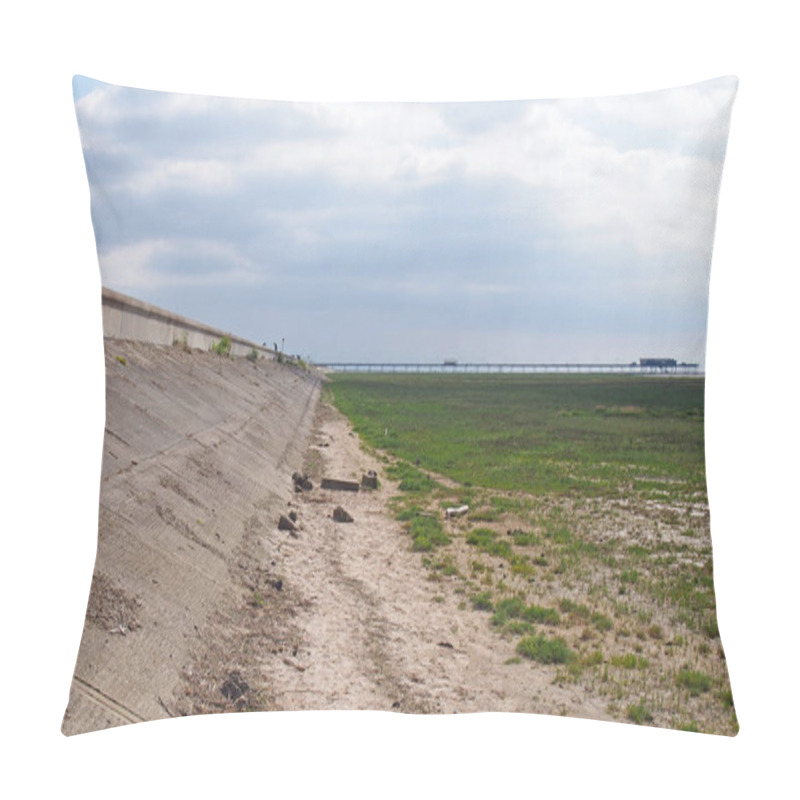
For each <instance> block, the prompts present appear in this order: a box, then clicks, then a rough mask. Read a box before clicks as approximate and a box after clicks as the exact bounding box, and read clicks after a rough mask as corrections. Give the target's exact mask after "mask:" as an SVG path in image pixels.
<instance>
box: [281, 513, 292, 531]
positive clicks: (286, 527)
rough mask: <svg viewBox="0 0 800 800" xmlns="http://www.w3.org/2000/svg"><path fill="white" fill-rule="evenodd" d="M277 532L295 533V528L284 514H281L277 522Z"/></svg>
mask: <svg viewBox="0 0 800 800" xmlns="http://www.w3.org/2000/svg"><path fill="white" fill-rule="evenodd" d="M278 530H279V531H296V530H297V527H296V526H295V524H294V522H292V521H291V520H290V519H289V517H287V516H286V515H284V514H281V518H280V519H279V520H278Z"/></svg>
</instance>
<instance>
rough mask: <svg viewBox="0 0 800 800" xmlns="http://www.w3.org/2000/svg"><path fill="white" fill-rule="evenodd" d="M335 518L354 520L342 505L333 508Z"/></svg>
mask: <svg viewBox="0 0 800 800" xmlns="http://www.w3.org/2000/svg"><path fill="white" fill-rule="evenodd" d="M333 518H334V519H335V520H336V522H352V521H353V518H352V517H351V516H350V515H349V514H348V513H347V512H346V511H345V510H344V509H343V508H342V507H341V506H336V508H334V509H333Z"/></svg>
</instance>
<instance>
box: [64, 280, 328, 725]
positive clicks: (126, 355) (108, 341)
mask: <svg viewBox="0 0 800 800" xmlns="http://www.w3.org/2000/svg"><path fill="white" fill-rule="evenodd" d="M103 316H104V326H105V327H104V332H105V335H106V336H105V366H106V428H105V438H104V445H103V462H102V478H101V487H100V510H99V527H98V546H97V557H96V562H95V569H94V575H93V580H92V587H91V592H90V595H89V600H88V609H87V615H86V620H85V624H84V630H83V635H82V638H81V643H80V648H79V652H78V656H77V663H76V668H75V673H74V677H73V680H72V684H71V688H70V698H69V704H68V707H67V710H66V714H65V717H64V723H63V732H64V733H65V734H67V735H71V734H75V733H83V732H87V731H92V730H98V729H102V728H108V727H113V726H116V725H122V724H126V723H131V722H139V721H144V720H152V719H158V718H163V717H167V716H176V715H179V714H181V713H186V712H185V710H183V709H185V708H186V707H187V703H188V702H189V700H188V699H187V691H186V685H187V681H186V678H187V676H194V679H195V685H197V676H198V675H199V674H200V670H201V669H206V668H205V667H203V666H202V665H203V664H206V665H207V664H208V663H210V662H209V659H208V657H207V656H208V651H209V647H211V646H212V644H213V643H217V644H216V645H215V646H219V645H218V643H219V642H220V641H223V639H224V637H225V636H227V635H228V634H229V632H230V631H231V630H235V629H236V627H237V624H238V623H237V620H241V619H242V618H243V617H242V615H243V614H244V615H246V614H248V613H251V612H252V610H253V609H252V608H251V606H252V598H253V596H254V595H253V593H254V591H258V592H260V594H259V595H258V596H259V597H261V596H262V595H263V597H264V598H266V600H267V601H269V600H270V592H272V593H273V594H277V593H276V590H275V589H274V588H273V586H274V585H279V584H278V582H277V581H276V580H274V576H272V575H271V574H270V566H269V560H268V554H267V553H266V552H265V550H264V544H263V541H262V537H263V533H264V532H265V531H266V530H268V529H269V530H272V529H274V528H275V526H276V524H277V521H278V518H279V516H280V514H281V513H283V512H284V511H285V509H286V505H287V502H288V501H289V500H290V499H291V497H292V495H293V492H292V490H293V484H292V480H291V475H292V473H293V472H294V471H295V470H299V469H301V467H302V462H303V456H304V453H305V452H306V450H307V446H308V439H309V436H310V434H311V431H312V427H313V422H314V417H315V412H316V407H317V400H318V398H319V390H320V379H319V377H317V376H316V375H315V374H313V373H310V372H308V371H304V370H301V369H299V368H297V367H296V366H293V365H291V364H286V363H283V364H282V363H278V362H277V361H275V360H274V359H273V356H274V353H273V352H272V351H269V352H268V353H267V355H266V357H261V358H258V359H255V360H250V359H246V358H225V357H223V356H219V355H217V354H216V353H213V352H208V347H209V346H210V344H211V341H212V340H213V339H216V340H217V341H218V340H219V338H220V336H221V332H219V331H215V330H214V329H212V328H208V327H206V326H202V325H199V324H197V323H194V322H192V321H190V320H184V319H182V318H180V317H177V316H175V315H171V314H169V313H168V312H163V311H162V310H160V309H155V308H153V307H150V306H147V305H146V304H144V303H139V302H138V301H135V300H132V299H131V298H125V297H124V296H120V295H116V294H115V293H113V292H108V291H106V290H104V292H103ZM184 333H185V334H186V339H185V340H184V338H183V335H184ZM231 339H232V342H233V345H234V350H233V352H234V355H235V354H236V353H240V354H241V353H243V354H245V355H246V354H249V353H251V351H252V349H253V348H254V347H256V349H258V350H259V351H260V350H263V348H261V349H259V348H258V347H257V346H256V345H254V344H253V343H250V342H246V341H245V340H242V339H237V338H235V337H231ZM176 340H177V341H178V342H179V343H180V344H183V342H184V341H185V342H186V344H187V345H188V347H184V346H174V345H173V342H174V341H176ZM191 347H195V348H199V349H194V350H192V349H190V348H191ZM273 563H274V562H273ZM284 594H285V593H284ZM281 596H282V595H281ZM276 602H277V601H276ZM240 638H241V637H240ZM237 658H239V657H238V656H237ZM240 661H241V664H238V662H237V666H238V667H239V668H240V669H241V670H245V668H246V666H247V663H246V662H247V653H246V652H244V651H243V653H242V654H241V657H240ZM203 676H204V677H203V681H205V682H206V683H207V684H209V685H211V684H214V685H216V686H218V685H219V683H221V682H223V681H224V680H225V679H226V675H225V674H215V673H213V671H210V668H209V669H207V670H206V672H204V673H203ZM215 681H216V682H217V683H214V682H215ZM214 696H221V695H220V694H219V691H218V690H215V692H214ZM223 700H224V698H223ZM212 710H213V709H212Z"/></svg>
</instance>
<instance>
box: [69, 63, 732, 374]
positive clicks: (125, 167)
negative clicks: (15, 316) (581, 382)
mask: <svg viewBox="0 0 800 800" xmlns="http://www.w3.org/2000/svg"><path fill="white" fill-rule="evenodd" d="M73 88H74V94H75V101H76V102H75V105H76V113H77V119H78V124H79V128H80V132H81V142H82V145H83V149H84V157H85V160H86V168H87V175H88V179H89V186H90V190H91V198H92V222H93V225H94V230H95V236H96V241H97V250H98V261H99V266H100V272H101V280H102V283H103V285H104V286H107V287H109V288H112V289H115V290H117V291H120V292H123V293H125V294H129V295H131V296H133V297H136V298H138V299H141V300H145V301H147V302H150V303H153V304H155V305H158V306H161V307H163V308H166V309H169V310H171V311H174V312H177V313H179V314H181V315H183V316H187V317H190V318H192V319H196V320H199V321H201V322H204V323H207V324H209V325H212V326H214V327H217V328H220V329H222V330H225V331H229V332H231V333H234V334H237V335H239V336H243V337H244V338H247V339H250V340H252V341H254V342H259V343H261V342H265V343H266V344H267V345H268V346H272V344H273V343H278V344H281V343H283V346H284V349H285V351H286V352H288V353H292V354H297V355H300V356H302V357H304V358H310V359H311V360H313V361H314V362H316V363H329V362H336V361H362V362H364V361H381V362H398V361H406V362H407V361H412V362H433V363H438V362H441V361H443V360H444V359H457V360H459V361H461V362H536V363H555V362H559V363H563V362H570V363H575V362H583V363H586V362H602V363H630V362H632V361H638V359H639V358H642V357H670V358H676V359H677V360H678V361H686V362H691V363H699V364H700V365H701V366H702V365H703V364H704V359H705V344H706V318H707V306H708V281H709V271H710V265H711V254H712V245H713V234H714V225H715V217H716V206H717V198H718V193H719V187H720V178H721V173H722V166H723V160H724V155H725V146H726V140H727V132H728V124H729V119H730V111H731V105H732V102H733V98H734V94H735V91H736V80H735V78H719V79H716V80H713V81H707V82H704V83H701V84H695V85H693V86H688V87H682V88H678V89H670V90H664V91H660V92H653V93H648V94H639V95H630V96H622V97H607V98H595V99H581V100H539V101H503V102H473V103H436V104H434V103H308V102H305V103H289V102H267V101H256V100H241V99H231V98H215V97H205V96H200V95H184V94H171V93H166V92H153V91H145V90H139V89H131V88H124V87H118V86H112V85H109V84H105V83H100V82H97V81H93V80H91V79H88V78H84V77H81V76H76V77H75V79H74V82H73Z"/></svg>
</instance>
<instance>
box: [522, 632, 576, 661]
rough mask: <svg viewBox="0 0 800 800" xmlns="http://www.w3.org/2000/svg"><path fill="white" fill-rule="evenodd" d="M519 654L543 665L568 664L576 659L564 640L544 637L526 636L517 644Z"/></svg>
mask: <svg viewBox="0 0 800 800" xmlns="http://www.w3.org/2000/svg"><path fill="white" fill-rule="evenodd" d="M517 653H519V654H520V655H521V656H524V657H525V658H530V659H531V660H532V661H538V662H539V663H541V664H568V663H570V662H571V661H572V660H573V659H574V658H575V653H574V652H573V651H572V650H570V649H569V647H567V643H566V642H565V641H564V640H563V639H548V638H546V637H544V636H526V637H525V638H524V639H522V640H521V641H520V642H519V643H518V644H517Z"/></svg>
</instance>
